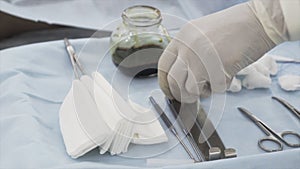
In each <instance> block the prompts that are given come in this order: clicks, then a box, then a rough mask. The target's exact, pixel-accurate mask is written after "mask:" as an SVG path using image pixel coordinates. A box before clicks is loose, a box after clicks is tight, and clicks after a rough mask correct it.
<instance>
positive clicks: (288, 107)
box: [272, 96, 300, 119]
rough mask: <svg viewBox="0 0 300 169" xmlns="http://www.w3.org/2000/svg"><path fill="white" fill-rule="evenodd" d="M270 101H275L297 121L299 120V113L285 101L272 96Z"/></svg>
mask: <svg viewBox="0 0 300 169" xmlns="http://www.w3.org/2000/svg"><path fill="white" fill-rule="evenodd" d="M272 99H274V100H277V101H278V102H279V103H281V104H282V105H283V106H284V107H286V108H287V109H288V110H289V111H290V112H292V113H293V114H294V115H295V116H296V117H298V119H300V111H299V110H297V109H296V108H295V107H294V106H292V105H291V104H290V103H288V102H287V101H285V100H283V99H281V98H278V97H275V96H273V97H272Z"/></svg>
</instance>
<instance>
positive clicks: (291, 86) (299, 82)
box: [278, 75, 300, 91]
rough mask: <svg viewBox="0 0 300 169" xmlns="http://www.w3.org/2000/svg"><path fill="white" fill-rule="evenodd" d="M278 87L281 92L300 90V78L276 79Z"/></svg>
mask: <svg viewBox="0 0 300 169" xmlns="http://www.w3.org/2000/svg"><path fill="white" fill-rule="evenodd" d="M278 81H279V85H280V87H281V88H282V89H283V90H286V91H296V90H300V76H296V75H284V76H281V77H279V79H278Z"/></svg>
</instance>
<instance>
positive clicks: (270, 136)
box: [238, 107, 300, 152]
mask: <svg viewBox="0 0 300 169" xmlns="http://www.w3.org/2000/svg"><path fill="white" fill-rule="evenodd" d="M238 110H239V111H241V113H243V114H244V115H245V116H246V117H248V118H249V119H250V120H252V121H253V122H254V123H255V124H256V125H257V126H258V127H259V128H260V129H261V130H262V131H263V132H264V133H265V134H266V135H267V137H265V138H262V139H260V140H258V146H259V147H260V148H261V149H262V150H264V151H266V152H276V151H282V150H283V143H284V144H285V145H287V146H289V147H294V148H295V147H300V134H299V133H296V132H294V131H284V132H282V133H276V132H275V131H274V130H272V129H271V128H270V127H269V126H267V124H265V123H264V122H263V121H261V120H260V119H259V118H257V117H256V116H254V115H253V114H252V113H250V112H249V111H248V110H246V109H245V108H241V107H239V108H238ZM285 136H294V137H296V138H297V139H298V143H297V144H293V143H290V142H288V141H286V140H285ZM267 141H269V142H273V143H275V144H276V145H277V148H274V149H272V148H267V147H265V146H264V145H263V143H264V142H267Z"/></svg>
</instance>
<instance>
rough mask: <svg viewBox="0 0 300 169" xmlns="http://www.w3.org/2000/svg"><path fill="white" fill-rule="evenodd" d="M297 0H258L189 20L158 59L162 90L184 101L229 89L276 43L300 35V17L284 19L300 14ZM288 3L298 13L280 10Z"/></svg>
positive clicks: (299, 37)
mask: <svg viewBox="0 0 300 169" xmlns="http://www.w3.org/2000/svg"><path fill="white" fill-rule="evenodd" d="M298 2H299V3H300V0H295V1H294V2H292V3H291V4H287V3H286V2H283V3H282V2H281V1H280V0H264V1H260V0H255V1H251V2H249V3H244V4H240V5H236V6H234V7H231V8H229V9H226V10H224V11H221V12H218V13H215V14H212V15H208V16H205V17H202V18H199V19H197V20H193V21H191V22H189V23H188V24H187V25H186V26H184V27H183V28H182V29H181V30H180V32H179V33H178V34H177V35H176V37H175V38H174V39H173V40H172V41H171V43H170V44H169V46H168V47H167V48H166V50H165V51H164V53H163V54H162V56H161V58H160V61H159V65H158V68H159V71H158V77H159V84H160V86H161V88H162V90H163V91H164V93H165V94H166V95H167V96H168V97H169V98H175V99H176V100H178V101H181V102H194V101H195V100H197V99H198V97H199V96H207V95H209V94H210V93H211V92H212V91H213V92H224V91H226V89H227V88H228V87H229V84H230V82H231V80H232V78H233V77H234V76H235V75H236V73H237V72H239V71H240V70H241V69H243V68H244V67H246V66H248V65H249V64H251V63H253V62H254V61H256V60H257V59H259V58H260V57H261V56H263V54H265V53H266V52H267V51H269V50H270V49H271V48H273V47H274V46H275V45H276V44H279V43H281V42H283V41H286V40H290V39H297V38H298V39H300V36H298V35H300V20H299V19H298V20H296V19H284V17H285V16H289V17H291V15H295V14H296V16H297V14H299V11H300V10H299V9H300V7H299V8H298V7H291V6H293V3H296V4H297V3H298ZM282 4H285V5H282ZM283 6H284V7H283ZM287 6H288V7H290V8H291V10H293V12H294V13H292V12H288V13H289V14H285V13H286V12H285V11H286V10H281V8H280V7H282V8H285V7H287ZM283 11H284V12H283ZM270 16H272V18H270ZM294 17H295V16H294ZM296 18H297V17H296ZM298 18H299V17H298ZM290 20H292V21H290ZM291 22H294V23H293V25H292V26H290V28H289V27H288V26H286V25H291V24H290V23H291ZM287 27H288V28H289V29H287ZM295 27H296V28H297V29H295Z"/></svg>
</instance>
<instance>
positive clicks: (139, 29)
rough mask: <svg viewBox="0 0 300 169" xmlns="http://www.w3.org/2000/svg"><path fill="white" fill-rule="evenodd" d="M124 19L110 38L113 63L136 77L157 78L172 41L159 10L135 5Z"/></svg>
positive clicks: (123, 16)
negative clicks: (161, 60) (165, 53)
mask: <svg viewBox="0 0 300 169" xmlns="http://www.w3.org/2000/svg"><path fill="white" fill-rule="evenodd" d="M122 18H123V22H122V24H121V25H119V26H118V27H117V28H116V29H115V30H114V31H113V33H112V35H111V39H110V45H111V48H110V51H111V56H112V61H113V63H114V64H115V65H116V66H118V69H119V70H121V71H122V72H124V73H126V74H129V75H132V76H135V77H147V76H151V75H155V74H156V73H157V64H158V60H159V57H160V55H161V54H162V52H163V50H164V49H165V48H166V46H167V45H168V43H169V42H170V37H169V35H168V32H167V31H166V29H165V28H164V27H163V26H162V25H161V15H160V12H159V10H158V9H156V8H153V7H149V6H134V7H130V8H127V9H125V10H124V12H123V14H122Z"/></svg>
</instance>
